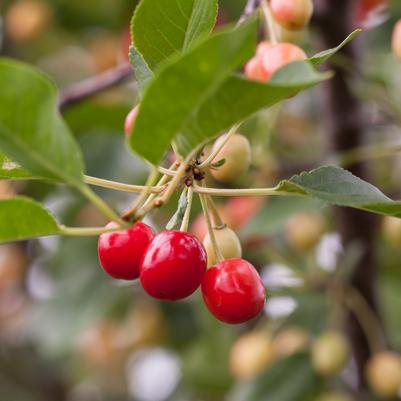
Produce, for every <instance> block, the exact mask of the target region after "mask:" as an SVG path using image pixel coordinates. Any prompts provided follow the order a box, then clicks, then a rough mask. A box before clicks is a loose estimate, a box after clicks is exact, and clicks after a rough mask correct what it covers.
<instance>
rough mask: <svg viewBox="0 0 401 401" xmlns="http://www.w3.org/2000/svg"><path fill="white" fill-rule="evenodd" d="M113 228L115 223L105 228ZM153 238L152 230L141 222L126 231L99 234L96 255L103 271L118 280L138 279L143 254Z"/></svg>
mask: <svg viewBox="0 0 401 401" xmlns="http://www.w3.org/2000/svg"><path fill="white" fill-rule="evenodd" d="M113 226H114V227H115V223H113V222H111V223H109V224H108V225H107V226H106V227H108V228H111V227H113ZM154 236H155V234H154V232H153V230H152V229H151V228H150V227H149V226H148V225H146V224H144V223H141V222H140V223H136V224H135V225H134V226H132V227H131V228H128V229H127V230H119V231H113V232H110V233H105V234H101V235H100V236H99V241H98V254H99V260H100V263H101V265H102V267H103V269H104V271H105V272H106V273H107V274H109V275H110V276H112V277H114V278H118V279H123V280H134V279H136V278H138V277H139V268H140V264H141V260H142V257H143V254H144V253H145V250H146V248H147V247H148V245H149V243H150V242H151V241H152V239H153V237H154Z"/></svg>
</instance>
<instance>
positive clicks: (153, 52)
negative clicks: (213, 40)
mask: <svg viewBox="0 0 401 401" xmlns="http://www.w3.org/2000/svg"><path fill="white" fill-rule="evenodd" d="M217 8H218V4H217V0H185V1H181V0H156V1H155V0H142V1H141V2H140V4H139V5H138V7H137V8H136V10H135V14H134V17H133V19H132V39H133V43H134V46H135V48H136V49H137V50H138V51H139V53H140V54H141V55H142V56H143V58H144V60H145V61H146V63H147V64H148V65H149V67H150V68H151V69H152V70H153V69H154V68H155V67H156V66H157V65H158V64H159V63H160V62H161V61H163V60H165V59H167V58H169V57H170V56H172V55H173V54H175V53H177V52H180V51H181V50H186V49H188V48H190V47H191V46H192V45H193V44H194V43H195V42H196V41H197V40H199V38H202V37H203V36H205V35H207V34H208V33H210V32H211V30H212V29H213V27H214V24H215V21H216V16H217Z"/></svg>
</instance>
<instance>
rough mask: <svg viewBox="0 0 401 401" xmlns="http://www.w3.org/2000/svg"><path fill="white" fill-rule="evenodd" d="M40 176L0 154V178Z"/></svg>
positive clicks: (12, 178)
mask: <svg viewBox="0 0 401 401" xmlns="http://www.w3.org/2000/svg"><path fill="white" fill-rule="evenodd" d="M34 178H38V177H36V176H33V175H32V174H30V173H29V172H28V171H26V170H24V169H23V168H22V167H21V166H20V165H19V164H17V163H15V162H13V161H12V160H10V159H9V158H8V157H7V156H4V155H2V154H0V180H29V179H34Z"/></svg>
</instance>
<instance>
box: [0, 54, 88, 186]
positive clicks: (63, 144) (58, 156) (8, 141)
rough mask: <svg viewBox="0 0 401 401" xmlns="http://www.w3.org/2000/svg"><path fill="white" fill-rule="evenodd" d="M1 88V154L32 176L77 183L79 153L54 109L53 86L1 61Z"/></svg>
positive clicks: (41, 77) (18, 65)
mask: <svg viewBox="0 0 401 401" xmlns="http://www.w3.org/2000/svg"><path fill="white" fill-rule="evenodd" d="M0 88H1V89H0V150H1V151H2V152H3V153H4V154H6V155H7V156H8V157H10V158H11V159H12V160H13V161H15V162H17V163H18V164H19V165H21V167H22V168H24V169H26V170H27V171H29V172H31V173H32V174H33V175H36V176H40V177H43V178H47V179H50V180H57V181H64V182H68V183H70V184H72V185H76V186H78V185H80V183H81V180H82V170H83V163H82V157H81V152H80V149H79V147H78V145H77V144H76V142H75V140H74V138H73V136H72V135H71V133H70V131H69V129H68V127H67V125H66V124H65V122H64V121H63V119H62V118H61V116H60V114H59V112H58V110H57V91H56V87H55V85H54V84H53V83H52V82H51V81H50V80H49V79H48V78H47V77H46V76H45V75H43V74H41V73H40V72H38V71H37V70H35V69H33V68H31V67H29V66H27V65H25V64H22V63H20V62H17V61H15V60H10V59H4V58H3V59H0Z"/></svg>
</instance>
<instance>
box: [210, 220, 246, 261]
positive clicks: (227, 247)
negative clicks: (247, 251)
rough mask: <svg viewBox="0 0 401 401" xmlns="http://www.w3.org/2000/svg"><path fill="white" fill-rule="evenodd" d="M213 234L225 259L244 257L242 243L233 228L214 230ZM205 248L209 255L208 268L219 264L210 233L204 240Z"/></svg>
mask: <svg viewBox="0 0 401 401" xmlns="http://www.w3.org/2000/svg"><path fill="white" fill-rule="evenodd" d="M213 233H214V236H215V238H216V242H217V245H218V247H219V249H220V252H221V254H222V255H223V257H224V259H233V258H240V257H241V256H242V248H241V243H240V241H239V239H238V237H237V234H235V232H234V231H233V230H231V228H228V227H224V228H221V229H216V228H214V229H213ZM203 246H204V247H205V249H206V253H207V265H208V267H211V266H214V265H215V264H216V263H217V262H218V260H217V258H216V254H215V252H214V248H213V244H212V241H211V239H210V234H209V233H207V234H206V236H205V239H204V240H203Z"/></svg>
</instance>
